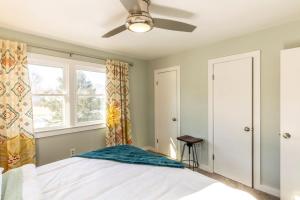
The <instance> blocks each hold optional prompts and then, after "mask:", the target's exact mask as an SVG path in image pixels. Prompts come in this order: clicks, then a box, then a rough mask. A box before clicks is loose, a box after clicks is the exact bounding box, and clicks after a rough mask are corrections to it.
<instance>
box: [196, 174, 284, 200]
mask: <svg viewBox="0 0 300 200" xmlns="http://www.w3.org/2000/svg"><path fill="white" fill-rule="evenodd" d="M196 171H197V172H199V173H201V174H203V175H205V176H208V177H210V178H212V179H215V180H217V181H220V182H222V183H224V184H226V185H228V186H230V187H233V188H236V189H239V190H243V191H245V192H248V193H249V194H251V195H252V196H254V197H255V198H256V199H258V200H279V198H278V197H274V196H272V195H269V194H266V193H264V192H261V191H258V190H255V189H253V188H250V187H248V186H245V185H243V184H241V183H238V182H236V181H233V180H231V179H228V178H225V177H223V176H221V175H218V174H212V173H209V172H206V171H203V170H201V169H196Z"/></svg>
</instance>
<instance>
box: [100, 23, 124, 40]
mask: <svg viewBox="0 0 300 200" xmlns="http://www.w3.org/2000/svg"><path fill="white" fill-rule="evenodd" d="M125 30H126V26H125V25H122V26H119V27H117V28H115V29H113V30H111V31H109V32H108V33H106V34H104V35H103V36H102V37H103V38H109V37H111V36H114V35H117V34H119V33H121V32H123V31H125Z"/></svg>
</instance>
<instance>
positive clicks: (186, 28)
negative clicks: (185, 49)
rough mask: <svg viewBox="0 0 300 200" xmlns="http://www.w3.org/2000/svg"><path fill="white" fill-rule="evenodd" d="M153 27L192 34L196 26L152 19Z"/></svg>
mask: <svg viewBox="0 0 300 200" xmlns="http://www.w3.org/2000/svg"><path fill="white" fill-rule="evenodd" d="M153 22H154V27H156V28H162V29H168V30H172V31H182V32H193V31H194V30H195V29H196V26H194V25H191V24H187V23H183V22H178V21H174V20H169V19H160V18H153Z"/></svg>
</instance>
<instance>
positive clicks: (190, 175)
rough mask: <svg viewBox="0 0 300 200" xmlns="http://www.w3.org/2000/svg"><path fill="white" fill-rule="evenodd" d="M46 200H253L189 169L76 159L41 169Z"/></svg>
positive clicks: (38, 169) (40, 180) (243, 193)
mask: <svg viewBox="0 0 300 200" xmlns="http://www.w3.org/2000/svg"><path fill="white" fill-rule="evenodd" d="M37 176H38V182H39V186H40V188H41V190H42V196H43V199H45V200H176V199H181V200H192V199H201V200H206V199H209V200H213V199H230V200H235V199H236V200H242V199H245V200H251V199H255V198H253V197H252V196H251V195H249V194H248V193H245V192H242V191H239V190H236V189H233V188H230V187H228V186H226V185H223V184H222V183H219V182H217V181H215V180H213V179H210V178H208V177H206V176H204V175H201V174H199V173H197V172H193V171H191V170H189V169H186V168H185V169H180V168H171V167H161V166H150V165H140V164H128V163H121V162H116V161H110V160H101V159H88V158H82V157H73V158H68V159H65V160H61V161H58V162H54V163H51V164H47V165H44V166H41V167H38V168H37Z"/></svg>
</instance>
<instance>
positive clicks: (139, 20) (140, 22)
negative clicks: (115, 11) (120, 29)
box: [126, 14, 153, 33]
mask: <svg viewBox="0 0 300 200" xmlns="http://www.w3.org/2000/svg"><path fill="white" fill-rule="evenodd" d="M126 28H127V29H128V30H130V31H132V32H135V33H145V32H148V31H150V30H151V29H152V28H153V21H152V18H151V17H150V16H149V15H143V14H133V15H130V16H129V17H128V18H127V21H126Z"/></svg>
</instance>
